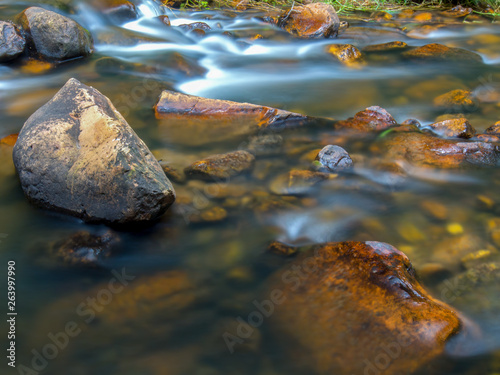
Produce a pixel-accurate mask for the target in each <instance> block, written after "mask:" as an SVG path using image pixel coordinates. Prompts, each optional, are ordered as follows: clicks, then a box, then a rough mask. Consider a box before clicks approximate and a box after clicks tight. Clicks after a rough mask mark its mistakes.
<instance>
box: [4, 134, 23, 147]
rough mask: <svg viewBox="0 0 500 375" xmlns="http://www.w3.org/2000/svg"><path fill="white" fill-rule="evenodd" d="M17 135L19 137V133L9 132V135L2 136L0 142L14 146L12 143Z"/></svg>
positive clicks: (14, 142) (15, 140)
mask: <svg viewBox="0 0 500 375" xmlns="http://www.w3.org/2000/svg"><path fill="white" fill-rule="evenodd" d="M17 137H19V134H10V135H8V136H6V137H3V138H2V139H0V143H1V144H5V145H7V146H12V147H14V145H15V144H16V142H17Z"/></svg>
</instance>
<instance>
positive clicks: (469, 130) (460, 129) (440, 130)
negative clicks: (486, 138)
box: [427, 118, 476, 139]
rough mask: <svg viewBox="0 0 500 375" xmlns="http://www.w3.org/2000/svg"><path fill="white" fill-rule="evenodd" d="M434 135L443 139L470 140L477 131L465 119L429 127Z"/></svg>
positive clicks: (441, 122)
mask: <svg viewBox="0 0 500 375" xmlns="http://www.w3.org/2000/svg"><path fill="white" fill-rule="evenodd" d="M427 128H428V129H430V130H431V131H432V132H433V133H435V134H437V135H438V136H440V137H443V138H465V139H469V138H472V137H473V136H474V134H476V130H475V129H474V128H473V127H472V125H471V124H469V121H467V119H465V118H458V119H450V120H444V121H440V122H436V123H434V124H431V125H429V126H427Z"/></svg>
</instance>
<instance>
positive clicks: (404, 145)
mask: <svg viewBox="0 0 500 375" xmlns="http://www.w3.org/2000/svg"><path fill="white" fill-rule="evenodd" d="M379 147H380V148H379ZM372 149H373V150H374V151H376V152H377V151H378V152H382V153H383V154H384V155H385V156H386V157H387V158H389V159H390V160H401V161H407V162H410V163H411V164H413V165H415V166H419V167H435V168H447V169H448V168H451V169H454V168H464V167H472V166H478V167H487V166H490V167H491V166H496V165H498V164H499V161H500V148H499V147H498V146H497V145H494V144H491V143H484V142H468V141H465V140H464V141H457V140H451V139H441V138H437V137H434V136H432V135H430V134H424V133H412V132H408V133H394V134H389V135H388V136H387V138H386V139H384V140H382V142H381V144H379V145H377V146H375V147H372Z"/></svg>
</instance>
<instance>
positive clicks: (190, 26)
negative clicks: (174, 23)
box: [178, 22, 212, 31]
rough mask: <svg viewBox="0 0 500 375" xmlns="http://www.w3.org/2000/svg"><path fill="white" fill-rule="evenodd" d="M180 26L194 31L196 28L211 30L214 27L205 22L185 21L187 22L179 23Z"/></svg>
mask: <svg viewBox="0 0 500 375" xmlns="http://www.w3.org/2000/svg"><path fill="white" fill-rule="evenodd" d="M178 27H179V28H181V29H183V30H184V31H194V30H203V31H210V30H212V28H211V27H210V26H209V25H208V24H206V23H205V22H193V23H185V24H182V25H179V26H178Z"/></svg>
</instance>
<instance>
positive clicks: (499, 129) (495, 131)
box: [485, 121, 500, 135]
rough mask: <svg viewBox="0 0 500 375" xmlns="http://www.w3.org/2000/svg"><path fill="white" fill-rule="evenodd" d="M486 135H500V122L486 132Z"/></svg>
mask: <svg viewBox="0 0 500 375" xmlns="http://www.w3.org/2000/svg"><path fill="white" fill-rule="evenodd" d="M485 133H486V134H492V135H500V121H497V122H495V123H494V124H493V125H491V126H490V127H489V128H488V129H486V130H485Z"/></svg>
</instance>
